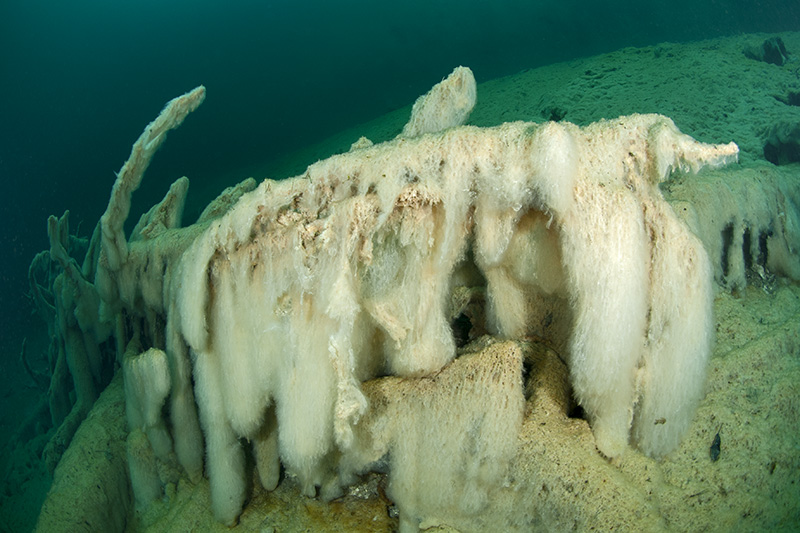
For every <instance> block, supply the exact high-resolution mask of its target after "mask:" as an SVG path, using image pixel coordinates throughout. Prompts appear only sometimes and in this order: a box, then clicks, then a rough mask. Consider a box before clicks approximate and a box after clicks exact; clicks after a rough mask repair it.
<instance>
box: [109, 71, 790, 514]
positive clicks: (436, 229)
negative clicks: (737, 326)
mask: <svg viewBox="0 0 800 533" xmlns="http://www.w3.org/2000/svg"><path fill="white" fill-rule="evenodd" d="M203 94H204V93H203V91H202V89H198V90H196V91H194V92H192V93H189V94H188V95H186V96H185V97H182V99H176V100H175V101H174V102H173V103H172V104H170V105H169V106H168V107H167V109H165V112H164V114H165V116H172V117H173V118H171V119H169V120H166V119H164V120H157V121H156V122H154V124H155V126H151V127H150V128H149V129H148V130H147V131H146V132H145V134H143V137H142V140H140V141H139V142H138V143H137V147H136V148H135V149H134V155H136V154H139V156H140V159H141V160H139V159H136V158H133V159H135V160H134V161H133V162H131V163H130V164H126V166H125V167H123V171H121V172H120V178H119V179H118V183H117V184H116V185H115V189H114V193H113V194H112V200H111V201H110V203H109V209H108V210H107V213H106V215H104V218H103V222H102V224H101V229H102V232H103V235H102V238H103V244H102V249H101V254H100V256H101V259H100V265H101V267H102V268H100V269H99V270H98V276H97V283H98V286H99V287H100V289H98V292H99V294H100V298H101V299H102V301H103V305H104V306H106V309H107V311H108V312H109V313H113V312H114V311H115V310H118V309H122V308H125V309H128V308H130V309H131V310H133V311H134V312H132V313H131V315H130V316H136V317H145V318H144V319H139V320H143V322H144V325H145V328H142V329H144V330H145V331H147V332H155V334H153V335H152V337H153V338H152V339H150V342H152V343H156V344H158V345H161V344H164V345H165V348H166V350H165V351H164V352H161V351H160V350H153V351H149V352H146V353H145V354H143V355H140V356H137V357H136V358H134V359H130V360H126V362H125V364H124V366H125V373H126V374H125V383H126V391H127V394H128V401H129V402H130V403H131V406H130V407H131V409H134V411H132V413H133V416H132V421H131V425H132V427H134V428H135V429H136V431H139V432H140V433H137V434H136V435H135V436H134V438H132V439H131V441H130V443H129V444H130V445H131V446H130V447H129V453H130V454H131V462H132V464H134V463H135V464H137V465H144V466H146V465H148V464H152V460H151V457H150V455H149V452H150V450H149V449H148V447H147V446H143V444H144V441H143V439H142V433H141V432H144V433H147V434H148V436H150V441H151V442H152V441H153V440H158V439H155V438H154V437H153V436H152V435H151V430H152V429H153V428H154V427H156V428H158V427H161V426H160V424H161V422H159V420H160V419H158V416H160V412H161V411H160V407H161V405H162V403H163V401H164V397H165V395H166V392H165V388H168V389H169V391H170V393H171V400H170V409H169V412H170V419H171V423H172V426H171V427H172V432H173V434H172V441H173V442H174V451H175V453H176V456H177V459H178V461H179V462H180V464H181V465H182V466H183V467H184V469H185V470H186V471H187V472H188V474H189V476H190V477H191V478H192V479H197V478H198V477H199V476H200V475H201V473H202V466H203V465H202V459H201V458H202V455H201V454H202V442H203V440H204V441H205V452H206V471H207V473H208V475H209V478H210V489H211V500H212V502H211V503H212V509H213V512H214V515H215V516H216V518H217V519H218V520H219V521H221V522H224V523H226V524H234V523H235V522H236V520H237V518H238V515H239V514H240V513H241V509H242V505H243V503H244V501H245V497H246V493H247V486H248V480H247V479H246V472H245V465H246V464H247V461H246V457H245V452H244V448H243V447H242V439H246V440H247V441H249V443H250V447H251V448H252V449H253V450H254V455H255V465H256V467H257V469H258V474H259V479H260V480H261V483H262V484H263V485H264V486H265V487H266V488H268V489H270V488H273V487H274V486H275V484H276V483H277V481H278V476H279V462H281V463H283V465H284V467H285V468H286V471H287V472H288V473H289V474H290V475H293V476H296V477H297V479H298V480H299V482H300V484H301V487H302V489H303V491H304V493H306V494H309V495H313V494H315V493H316V490H317V487H320V488H321V495H322V496H323V497H326V498H330V497H335V496H337V495H338V494H339V493H340V488H341V487H340V485H341V484H343V483H348V482H349V481H350V480H352V476H353V474H354V473H356V472H358V471H359V470H360V469H362V468H367V467H368V466H369V464H371V463H374V462H375V461H381V460H383V458H382V456H383V455H384V454H385V453H388V454H389V457H388V463H387V464H389V465H390V466H391V469H392V471H391V473H390V487H391V492H392V495H393V497H394V498H395V500H396V503H397V504H398V507H399V508H400V509H401V511H402V512H403V516H401V524H402V525H404V527H408V528H410V529H414V528H415V527H416V526H417V525H418V524H428V523H434V522H435V519H436V518H440V517H446V516H448V513H450V514H452V513H467V514H468V513H477V512H479V511H480V509H481V508H483V507H484V506H485V505H486V494H488V490H489V487H491V486H496V485H497V484H499V483H501V482H503V479H504V476H505V472H506V469H505V467H506V465H507V462H508V461H509V460H510V459H509V458H510V457H512V456H513V454H514V446H516V439H515V435H516V432H517V431H518V428H519V425H520V423H521V420H522V416H523V414H524V412H523V411H524V401H523V396H522V393H521V362H520V359H519V354H516V355H515V354H510V353H505V352H503V353H505V355H503V354H501V353H500V352H495V356H496V357H494V358H492V357H490V356H488V355H485V354H484V356H483V357H485V359H484V360H482V361H483V362H476V361H478V360H477V359H476V360H472V362H471V363H470V362H469V361H456V362H454V363H451V362H452V361H453V359H454V358H455V355H456V349H455V341H454V338H453V333H452V330H451V328H450V319H451V318H452V316H451V315H449V312H450V311H451V309H450V304H451V301H450V298H451V295H452V292H453V285H454V283H455V279H456V278H457V277H459V279H460V276H465V274H464V273H465V272H473V273H475V275H474V276H473V279H482V280H485V282H486V306H485V313H486V317H485V318H486V324H487V327H488V328H489V329H490V331H491V333H493V334H495V335H498V336H501V337H507V338H518V337H521V336H523V335H526V334H528V333H530V332H533V333H535V334H538V333H537V331H538V330H536V328H537V327H539V326H540V325H541V324H542V323H548V324H549V323H550V322H551V321H552V322H553V323H554V325H553V329H552V330H551V331H552V332H554V333H553V335H554V336H556V337H558V336H560V337H559V338H554V339H553V341H554V345H556V346H558V347H560V349H562V350H564V351H565V356H566V359H567V360H568V363H569V369H570V379H571V384H572V387H573V389H574V395H575V397H576V399H577V400H578V402H580V404H581V405H582V406H583V407H584V409H585V410H586V413H587V416H588V419H589V421H590V423H591V425H592V429H593V431H594V435H595V441H596V444H597V447H598V449H599V450H600V452H602V453H603V454H605V455H606V456H609V457H616V456H618V455H620V454H622V453H624V452H625V451H626V450H627V449H628V447H629V445H630V444H632V445H634V446H635V447H638V448H639V449H640V450H642V451H643V452H645V453H647V454H649V455H652V456H659V455H663V454H665V453H667V452H669V451H670V450H672V449H674V447H675V446H676V445H677V443H678V442H679V440H680V438H681V435H682V434H683V432H684V431H685V430H686V428H687V426H688V424H689V421H690V420H691V417H692V413H693V411H694V408H695V405H696V403H697V401H698V400H699V398H700V396H701V394H702V386H703V382H704V376H705V367H706V362H707V359H708V356H709V353H710V346H711V332H712V325H713V320H712V316H711V297H712V272H713V270H712V267H711V263H710V262H709V259H708V257H707V254H706V252H705V250H704V248H703V245H702V244H701V242H700V240H699V239H698V238H697V237H695V236H694V234H692V232H691V231H690V230H689V228H688V226H687V225H686V223H684V222H683V221H682V220H681V219H679V218H678V217H677V216H676V214H675V212H674V211H673V209H672V208H671V207H670V205H669V204H668V203H667V202H666V201H665V200H664V198H663V196H662V193H661V190H660V189H659V183H661V182H663V181H664V180H666V179H668V178H669V176H670V175H671V173H673V172H676V171H682V172H685V171H691V172H696V171H698V170H699V169H700V168H701V167H704V166H710V167H716V166H720V165H724V164H726V163H729V162H731V161H734V160H735V159H736V154H737V152H738V149H737V147H736V145H734V144H732V143H731V144H728V145H708V144H703V143H699V142H696V141H694V140H693V139H691V138H690V137H688V136H686V135H684V134H681V133H680V132H679V131H678V130H677V128H676V127H675V125H674V124H673V123H672V121H671V120H669V119H668V118H666V117H662V116H659V115H633V116H628V117H620V118H618V119H615V120H611V121H602V122H598V123H596V124H592V125H589V126H587V127H585V128H579V127H578V126H575V125H573V124H569V123H557V124H556V123H547V124H533V123H524V122H516V123H507V124H503V125H501V126H498V127H494V128H476V127H469V126H463V124H464V122H465V121H466V119H467V117H468V115H469V111H470V110H471V109H472V107H473V106H474V103H475V82H474V79H473V77H472V73H471V72H470V71H469V69H465V68H458V69H456V70H455V71H454V72H453V74H451V76H450V77H448V78H447V79H446V80H445V81H443V82H442V83H440V84H439V85H437V86H435V87H434V88H433V89H432V90H431V91H430V92H429V93H428V94H427V95H425V96H424V97H422V98H420V100H418V101H417V103H416V104H415V106H414V110H413V112H412V118H411V120H410V121H409V123H408V125H407V126H406V128H405V129H404V130H403V133H402V134H401V135H400V136H398V137H397V138H395V139H394V140H392V141H389V142H386V143H381V144H376V145H374V144H372V143H371V142H369V141H368V140H366V139H361V140H359V141H358V142H357V143H356V144H354V145H353V147H352V149H351V150H350V151H349V152H347V153H344V154H340V155H335V156H332V157H330V158H328V159H325V160H323V161H320V162H318V163H316V164H314V165H311V166H310V167H309V168H308V170H307V171H306V172H305V173H304V174H303V175H302V176H298V177H295V178H292V179H287V180H282V181H272V180H265V181H264V182H262V183H261V184H260V185H259V186H258V187H255V188H254V187H253V185H254V184H253V183H252V182H243V183H242V184H240V186H238V187H236V188H234V189H231V190H230V191H226V193H224V194H223V195H222V196H221V197H220V198H219V199H218V200H217V201H215V204H214V205H213V206H210V208H209V209H208V210H207V211H206V212H204V214H203V215H202V216H201V220H200V221H199V222H198V223H196V224H195V225H193V226H190V227H187V228H182V229H177V227H176V226H177V224H178V220H179V218H180V212H181V206H182V199H183V197H184V194H185V191H186V185H187V184H186V183H184V181H182V180H179V181H178V182H176V184H175V186H174V188H173V190H171V192H170V194H168V195H167V197H166V198H165V199H164V201H163V202H162V204H161V205H160V207H158V208H157V209H154V210H153V211H152V212H150V213H148V214H147V215H146V216H145V217H144V218H143V220H142V223H141V224H140V225H139V226H137V230H136V232H135V235H134V236H133V237H132V238H131V239H130V240H127V239H126V238H125V236H124V235H123V234H122V230H121V228H122V227H123V223H124V218H125V216H126V215H127V211H128V207H129V201H130V193H131V192H132V190H133V189H135V188H136V186H137V185H138V180H139V178H140V175H141V173H142V172H143V171H144V167H146V164H147V162H148V161H149V157H150V156H151V155H152V151H153V150H154V148H155V147H156V146H157V145H158V144H159V143H160V142H161V140H163V135H164V133H165V132H166V131H167V129H169V128H171V127H174V126H175V125H176V124H177V123H179V121H180V120H182V118H183V117H184V116H185V114H186V113H187V112H188V111H190V110H191V109H193V108H194V107H196V105H198V104H199V102H200V101H201V100H202V97H203ZM156 130H158V131H156ZM154 132H155V133H154ZM151 134H152V135H151ZM139 145H141V146H139ZM790 222H791V221H790ZM696 225H697V227H702V224H701V223H700V222H697V224H696ZM787 249H788V248H787ZM457 272H458V273H459V274H458V275H456V273H457ZM481 276H482V277H481ZM163 315H166V316H165V317H164V316H163ZM162 318H163V320H162ZM545 319H546V320H545ZM121 322H122V321H121V320H120V323H121ZM137 327H138V326H137ZM159 328H164V329H165V331H163V332H161V331H160V330H159ZM134 329H136V328H134ZM137 331H138V329H137ZM123 333H124V328H120V329H119V334H120V335H121V334H123ZM162 333H163V334H162ZM473 363H474V364H475V366H474V367H473V366H470V365H472V364H473ZM448 365H450V366H448ZM459 372H462V373H459ZM386 374H390V375H394V376H399V377H402V378H405V379H403V380H394V381H393V380H392V379H387V380H384V381H382V382H381V383H382V384H381V385H380V386H381V387H387V389H386V391H385V394H383V393H381V394H382V395H380V394H379V395H377V396H376V395H375V394H374V393H375V392H376V390H375V389H374V385H373V384H370V385H364V386H362V384H363V383H364V382H365V381H367V380H370V379H372V378H374V377H376V376H379V375H386ZM147 376H149V377H147ZM453 376H461V377H460V378H457V379H455V378H453ZM459 380H461V381H459ZM151 387H155V388H152V389H151ZM365 390H367V392H371V393H373V394H371V395H365V393H364V391H365ZM148 391H149V392H148ZM378 392H380V391H378ZM406 393H407V394H406ZM367 397H369V398H370V400H369V401H368V400H367ZM376 398H384V399H385V403H383V404H380V402H378V401H377V400H376ZM195 399H196V402H197V406H198V411H199V413H196V412H195V410H194V400H195ZM156 406H158V408H157V409H156ZM387 406H388V407H387ZM156 415H158V416H156ZM198 415H199V416H198ZM198 419H199V426H198ZM655 421H658V422H659V423H655ZM359 424H360V425H359ZM199 427H202V432H203V435H202V436H201V434H200V430H199ZM504 431H507V432H508V433H507V434H505V433H503V432H504ZM203 437H204V439H203ZM406 439H424V440H425V441H426V442H430V443H432V446H425V444H424V443H421V442H419V440H418V441H417V442H412V441H411V440H406ZM162 444H163V445H162ZM370 446H373V448H369V447H370ZM152 447H153V450H152V451H154V452H155V455H157V456H162V455H164V454H166V453H167V452H168V451H169V449H168V448H169V441H168V440H165V441H163V442H162V443H161V444H156V443H153V446H152ZM440 451H441V452H442V453H445V454H448V456H447V457H439V456H437V453H439V452H440ZM423 452H424V454H423ZM375 454H377V455H375ZM139 473H140V474H141V475H140V476H139V481H136V484H137V485H139V486H140V488H141V490H137V496H138V493H141V494H142V498H144V499H152V498H153V497H155V495H157V494H158V493H159V490H160V487H158V486H157V484H156V482H157V478H156V477H153V475H152V474H153V471H152V469H150V470H148V469H145V468H142V469H140V470H139ZM462 482H463V483H462ZM459 485H460V486H459ZM416 487H429V489H426V490H427V492H426V490H422V489H420V491H417V490H416ZM434 515H435V516H434Z"/></svg>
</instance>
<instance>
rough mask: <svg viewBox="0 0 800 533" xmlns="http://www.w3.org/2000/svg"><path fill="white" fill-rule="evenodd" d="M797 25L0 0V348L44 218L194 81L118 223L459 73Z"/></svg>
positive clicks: (115, 164) (80, 198)
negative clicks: (191, 99)
mask: <svg viewBox="0 0 800 533" xmlns="http://www.w3.org/2000/svg"><path fill="white" fill-rule="evenodd" d="M798 29H800V2H798V1H797V0H763V1H759V0H731V1H725V0H648V1H644V0H641V1H636V0H608V1H605V2H596V1H589V0H584V1H581V0H550V1H522V0H493V1H476V2H467V1H465V0H411V1H395V2H386V1H377V0H375V1H372V2H368V1H365V0H346V1H331V0H326V1H314V2H311V1H297V0H291V1H290V0H279V1H271V0H261V1H256V0H241V1H230V2H221V1H217V2H212V1H208V0H199V1H198V0H194V1H192V2H188V1H185V0H173V1H164V0H160V1H155V0H115V1H109V0H75V1H72V2H63V1H55V0H0V187H1V188H0V222H1V226H0V227H1V228H2V229H0V248H2V250H3V251H4V253H3V254H2V258H1V259H0V324H2V326H1V327H0V350H3V351H4V352H8V351H9V350H18V346H19V339H20V337H21V334H20V331H23V330H25V329H26V328H27V327H28V323H29V322H30V321H32V320H36V319H35V317H31V316H30V307H29V306H28V305H27V302H26V299H25V297H24V294H25V292H26V291H27V280H26V273H27V267H28V264H29V263H30V260H31V258H32V256H33V255H34V254H35V253H36V252H37V251H39V250H42V249H45V248H46V247H47V246H48V243H47V236H46V231H45V221H46V218H47V216H48V215H50V214H61V213H63V211H64V210H65V209H70V210H71V214H72V217H71V220H72V227H73V228H75V227H77V226H78V224H79V223H80V224H81V225H80V233H81V235H83V236H86V235H88V234H89V233H90V232H91V230H92V228H93V227H94V224H95V223H96V221H97V220H98V218H99V216H100V214H101V213H102V211H103V209H104V207H105V204H106V202H107V199H108V195H109V191H110V188H111V185H112V183H113V180H114V174H113V172H114V171H116V170H118V169H119V168H120V166H121V165H122V163H123V162H124V160H125V159H126V158H127V156H128V154H129V152H130V147H131V144H132V143H133V141H134V140H135V139H136V138H137V137H138V135H139V134H140V133H141V131H142V129H143V128H144V126H145V125H146V124H147V123H148V122H149V121H150V120H152V119H153V118H155V116H156V115H157V113H158V111H159V110H160V109H161V107H162V106H163V105H164V103H165V102H167V101H168V100H169V99H171V98H173V97H175V96H177V95H179V94H182V93H184V92H186V91H188V90H190V89H192V88H193V87H195V86H197V85H199V84H204V85H205V86H206V88H207V90H208V93H207V98H206V102H205V103H204V104H203V106H201V108H200V109H199V110H198V111H197V112H196V113H194V114H192V115H191V116H190V117H189V118H188V120H187V121H186V123H185V124H184V125H183V126H182V127H181V128H180V129H179V130H177V131H175V132H173V133H172V134H171V135H170V138H169V140H168V142H167V143H166V145H165V147H164V148H162V151H161V152H160V153H159V154H158V155H157V156H156V158H155V160H154V164H153V166H151V168H150V170H149V171H148V174H147V176H146V177H145V180H144V184H143V186H142V188H141V189H140V191H139V192H138V193H137V194H136V196H135V201H136V203H135V206H134V208H135V209H134V212H133V213H132V217H136V218H138V215H139V213H140V212H141V211H142V209H144V208H145V207H147V206H150V205H152V204H153V203H155V202H156V201H157V200H158V199H160V198H161V197H162V196H163V194H164V192H165V191H166V190H167V188H168V186H169V183H171V182H172V181H173V180H174V179H176V178H178V177H180V176H181V175H187V176H189V178H190V179H191V180H192V184H193V187H192V190H193V191H194V192H195V194H192V193H191V192H190V200H189V206H188V208H187V213H189V214H191V213H196V212H197V211H198V209H199V208H200V206H202V205H205V203H207V202H208V201H209V200H210V199H211V198H212V195H211V191H219V190H221V189H222V188H223V187H225V186H226V185H230V183H224V182H220V183H215V182H214V180H215V177H218V176H220V175H221V174H223V173H225V172H226V171H230V170H231V169H237V168H243V167H247V166H248V165H255V164H259V163H262V162H264V161H269V160H270V159H273V158H276V157H279V156H280V155H281V154H284V153H286V152H288V151H291V150H294V149H297V148H299V147H302V146H305V145H308V144H310V143H313V142H315V141H318V140H321V139H323V138H325V137H326V136H328V135H330V134H332V133H335V132H336V131H338V130H341V129H343V128H345V127H348V126H352V125H354V124H357V123H359V122H362V121H365V120H367V119H371V118H374V117H376V116H378V115H380V114H383V113H385V112H387V111H390V110H393V109H396V108H399V107H401V106H404V105H407V104H410V103H411V102H413V100H414V99H415V98H416V97H417V96H418V95H420V94H421V93H423V92H425V91H426V90H427V89H428V88H429V87H430V86H431V85H432V84H433V83H435V82H437V81H439V80H440V79H441V78H442V77H444V76H445V75H446V74H447V73H449V72H450V70H452V68H453V67H455V66H457V65H467V66H469V67H471V68H472V69H473V71H474V72H475V75H476V77H477V79H478V80H479V82H480V81H484V80H488V79H491V78H494V77H498V76H501V75H506V74H511V73H514V72H517V71H519V70H522V69H526V68H531V67H536V66H541V65H545V64H550V63H554V62H558V61H562V60H566V59H570V58H574V57H581V56H587V55H593V54H598V53H602V52H607V51H611V50H615V49H619V48H621V47H625V46H642V45H649V44H655V43H658V42H663V41H678V42H680V41H693V40H699V39H703V38H709V37H716V36H721V35H731V34H736V33H742V32H756V31H760V32H776V31H785V30H798ZM240 177H241V178H244V177H247V176H246V175H243V176H240ZM273 177H279V176H273ZM198 189H200V190H201V191H207V192H202V193H200V194H198V193H197V190H198ZM14 359H15V360H16V357H15V358H14ZM6 362H7V361H6Z"/></svg>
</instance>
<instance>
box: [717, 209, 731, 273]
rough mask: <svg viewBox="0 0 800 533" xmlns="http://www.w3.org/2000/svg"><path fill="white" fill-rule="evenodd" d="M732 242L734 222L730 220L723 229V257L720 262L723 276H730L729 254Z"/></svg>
mask: <svg viewBox="0 0 800 533" xmlns="http://www.w3.org/2000/svg"><path fill="white" fill-rule="evenodd" d="M731 244H733V222H728V223H727V224H725V227H724V228H723V229H722V257H720V262H721V264H722V276H723V277H728V271H729V269H730V264H729V255H730V252H731Z"/></svg>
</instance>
